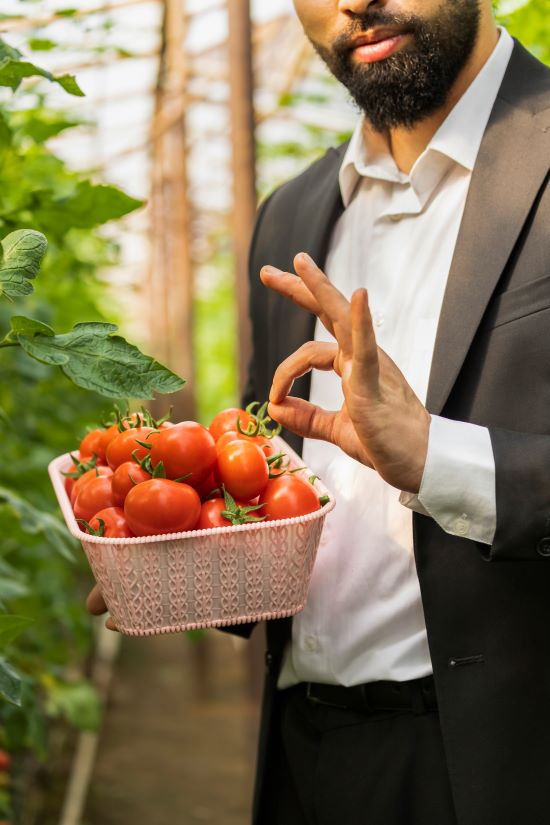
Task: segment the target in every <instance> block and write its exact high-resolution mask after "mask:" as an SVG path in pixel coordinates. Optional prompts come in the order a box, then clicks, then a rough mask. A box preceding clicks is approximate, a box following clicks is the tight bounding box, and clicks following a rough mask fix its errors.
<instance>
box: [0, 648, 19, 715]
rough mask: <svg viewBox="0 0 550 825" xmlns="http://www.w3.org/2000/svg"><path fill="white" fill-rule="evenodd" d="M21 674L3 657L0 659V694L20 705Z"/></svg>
mask: <svg viewBox="0 0 550 825" xmlns="http://www.w3.org/2000/svg"><path fill="white" fill-rule="evenodd" d="M21 684H22V682H21V676H20V675H19V673H18V672H17V671H16V670H15V668H14V667H12V665H10V664H9V663H8V662H7V661H6V660H5V659H0V695H1V696H3V697H4V699H7V700H8V702H11V703H12V704H13V705H18V706H19V707H20V706H21Z"/></svg>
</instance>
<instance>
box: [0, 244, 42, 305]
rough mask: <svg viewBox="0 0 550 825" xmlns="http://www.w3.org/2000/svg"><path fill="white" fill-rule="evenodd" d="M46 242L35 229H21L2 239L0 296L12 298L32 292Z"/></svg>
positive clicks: (0, 245)
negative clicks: (32, 281) (33, 281)
mask: <svg viewBox="0 0 550 825" xmlns="http://www.w3.org/2000/svg"><path fill="white" fill-rule="evenodd" d="M47 245H48V243H47V241H46V238H45V237H44V235H42V233H41V232H35V231H34V230H32V229H18V230H16V231H15V232H11V233H10V234H9V235H7V236H6V237H5V238H4V240H3V241H0V296H2V295H4V296H5V297H7V298H11V299H13V298H19V297H20V296H22V295H28V294H29V293H30V292H32V289H33V288H32V284H31V283H30V281H31V280H32V279H33V278H35V277H36V275H37V273H38V271H39V269H40V262H41V260H42V258H43V257H44V253H45V252H46V248H47Z"/></svg>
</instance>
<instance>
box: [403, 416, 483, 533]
mask: <svg viewBox="0 0 550 825" xmlns="http://www.w3.org/2000/svg"><path fill="white" fill-rule="evenodd" d="M399 501H400V502H401V504H403V505H405V507H408V508H409V509H410V510H414V511H415V512H417V513H421V514H422V515H424V516H431V517H432V518H433V519H434V520H435V521H436V522H437V524H439V526H440V527H441V528H442V529H443V530H445V532H446V533H451V534H452V535H454V536H463V537H464V538H468V539H472V540H473V541H480V542H482V543H483V544H492V542H493V538H494V535H495V530H496V492H495V459H494V456H493V447H492V445H491V438H490V436H489V430H488V429H487V428H486V427H480V426H478V425H477V424H469V423H466V422H464V421H453V420H452V419H450V418H441V417H440V416H438V415H432V417H431V424H430V434H429V438H428V454H427V456H426V465H425V467H424V473H423V476H422V482H421V484H420V490H419V492H418V494H417V495H414V494H413V493H405V492H402V493H401V495H400V496H399Z"/></svg>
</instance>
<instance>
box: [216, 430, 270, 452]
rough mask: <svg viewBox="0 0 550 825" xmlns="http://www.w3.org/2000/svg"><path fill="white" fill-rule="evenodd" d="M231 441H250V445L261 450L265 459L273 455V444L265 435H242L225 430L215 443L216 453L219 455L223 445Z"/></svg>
mask: <svg viewBox="0 0 550 825" xmlns="http://www.w3.org/2000/svg"><path fill="white" fill-rule="evenodd" d="M231 441H251V442H252V444H257V445H258V447H260V448H261V450H262V452H263V454H264V455H265V456H266V457H269V456H270V455H275V450H274V448H273V444H272V443H271V439H269V438H267V437H266V436H265V435H243V433H239V432H237V431H236V430H227V431H226V432H225V433H222V435H220V437H219V438H218V440H217V441H216V452H217V453H219V452H220V451H221V450H223V448H224V447H225V445H226V444H230V443H231Z"/></svg>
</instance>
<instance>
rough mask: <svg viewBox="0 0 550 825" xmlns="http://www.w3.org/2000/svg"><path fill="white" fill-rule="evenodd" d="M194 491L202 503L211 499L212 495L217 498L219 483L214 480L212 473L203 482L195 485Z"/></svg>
mask: <svg viewBox="0 0 550 825" xmlns="http://www.w3.org/2000/svg"><path fill="white" fill-rule="evenodd" d="M195 490H196V491H197V493H198V494H199V496H200V497H201V499H202V500H203V501H204V500H205V499H206V498H212V493H215V495H216V496H219V494H220V482H219V481H218V480H217V479H216V476H215V475H214V473H210V475H209V476H208V477H207V478H205V479H204V481H200V482H199V483H198V484H195Z"/></svg>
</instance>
